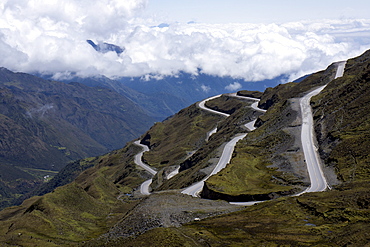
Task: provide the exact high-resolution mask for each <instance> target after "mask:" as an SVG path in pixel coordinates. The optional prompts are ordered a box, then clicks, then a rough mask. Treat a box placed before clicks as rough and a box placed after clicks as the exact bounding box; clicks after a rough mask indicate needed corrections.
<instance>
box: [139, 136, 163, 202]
mask: <svg viewBox="0 0 370 247" xmlns="http://www.w3.org/2000/svg"><path fill="white" fill-rule="evenodd" d="M134 144H135V145H137V146H139V147H141V148H142V149H143V150H142V151H141V152H139V153H138V154H136V155H135V158H134V162H135V164H137V165H138V166H140V167H142V168H143V169H144V170H146V171H147V172H149V173H150V174H152V175H153V176H154V175H155V174H157V171H155V170H154V169H153V168H151V167H150V166H148V165H147V164H145V163H144V162H143V161H142V157H143V154H144V152H147V151H149V147H148V146H146V145H143V144H141V143H140V140H138V141H135V142H134ZM151 183H152V179H149V180H146V181H145V182H144V183H142V184H141V186H140V193H141V194H143V195H150V192H149V186H150V184H151Z"/></svg>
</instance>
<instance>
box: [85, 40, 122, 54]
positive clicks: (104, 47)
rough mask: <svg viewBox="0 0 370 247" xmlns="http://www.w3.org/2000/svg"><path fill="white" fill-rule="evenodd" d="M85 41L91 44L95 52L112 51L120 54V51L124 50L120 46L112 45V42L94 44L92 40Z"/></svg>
mask: <svg viewBox="0 0 370 247" xmlns="http://www.w3.org/2000/svg"><path fill="white" fill-rule="evenodd" d="M86 42H87V43H88V44H89V45H91V46H92V47H93V48H94V49H95V50H96V51H97V52H101V53H107V52H110V51H114V52H116V53H117V55H119V54H121V53H122V52H124V50H125V49H124V48H121V47H119V46H118V45H114V44H109V43H105V42H103V43H98V44H95V43H94V41H92V40H90V39H88V40H86Z"/></svg>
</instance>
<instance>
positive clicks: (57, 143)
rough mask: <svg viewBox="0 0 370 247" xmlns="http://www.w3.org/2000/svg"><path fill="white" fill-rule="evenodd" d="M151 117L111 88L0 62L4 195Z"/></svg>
mask: <svg viewBox="0 0 370 247" xmlns="http://www.w3.org/2000/svg"><path fill="white" fill-rule="evenodd" d="M152 121H153V119H151V118H150V117H149V116H147V115H145V113H144V112H143V111H142V110H141V108H140V107H139V106H137V105H135V104H134V103H132V102H131V101H130V100H128V99H127V98H125V97H123V96H121V95H119V94H118V93H116V92H114V91H112V90H108V89H103V88H90V87H87V86H85V85H83V84H79V83H70V84H65V83H62V82H56V81H48V80H43V79H41V78H38V77H36V76H32V75H28V74H24V73H13V72H11V71H9V70H7V69H5V68H1V69H0V128H1V133H0V164H1V165H0V166H1V169H0V170H1V172H0V175H1V177H0V184H1V185H2V187H4V188H7V189H5V190H3V194H4V195H3V196H4V197H5V198H7V197H8V196H7V195H9V194H23V193H25V192H27V191H29V190H30V189H32V188H33V187H34V186H35V185H36V184H37V183H40V182H42V181H43V180H44V178H43V177H44V176H46V175H52V174H50V172H48V171H58V170H60V169H61V168H62V167H64V166H65V165H66V164H67V163H68V162H70V161H73V160H77V159H81V158H84V157H90V156H96V155H99V154H103V153H106V152H108V151H109V150H113V149H117V148H121V147H122V146H124V145H125V143H126V142H127V141H129V140H132V139H133V138H136V137H137V136H139V135H140V134H141V133H143V132H144V131H145V130H146V129H147V128H148V127H149V126H150V124H151V123H152ZM14 178H16V179H14ZM5 191H7V193H6V192H5ZM5 194H7V195H5ZM4 197H2V200H4V199H5V198H4ZM8 199H9V198H8Z"/></svg>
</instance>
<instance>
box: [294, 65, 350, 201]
mask: <svg viewBox="0 0 370 247" xmlns="http://www.w3.org/2000/svg"><path fill="white" fill-rule="evenodd" d="M345 65H346V62H345V61H344V62H339V63H338V67H337V72H336V75H335V78H334V79H337V78H338V77H342V76H343V73H344V68H345ZM325 87H326V85H325V86H322V87H319V88H317V89H315V90H313V91H311V92H309V93H308V94H306V95H305V96H304V97H302V98H301V99H300V102H299V103H300V107H301V114H302V129H301V142H302V148H303V153H304V157H305V162H306V165H307V170H308V174H309V176H310V181H311V185H310V187H308V188H307V189H306V190H304V191H303V192H301V193H299V194H297V196H299V195H301V194H304V193H307V192H320V191H324V190H326V189H327V188H328V183H327V181H326V178H325V176H324V173H323V171H322V168H321V162H320V161H321V160H320V156H319V153H318V151H317V148H316V146H315V141H316V137H315V132H314V123H313V117H312V110H311V105H310V101H311V98H312V97H313V96H315V95H317V94H319V93H320V92H321V91H322V90H323V89H324V88H325Z"/></svg>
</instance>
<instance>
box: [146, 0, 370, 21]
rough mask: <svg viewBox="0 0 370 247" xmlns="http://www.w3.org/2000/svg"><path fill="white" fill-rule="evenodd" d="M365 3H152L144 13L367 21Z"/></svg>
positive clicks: (192, 17)
mask: <svg viewBox="0 0 370 247" xmlns="http://www.w3.org/2000/svg"><path fill="white" fill-rule="evenodd" d="M369 9H370V2H369V1H367V0H360V1H359V0H355V1H348V0H311V1H297V0H279V1H276V0H264V1H248V0H176V1H173V0H154V1H150V2H149V3H148V8H147V11H148V12H151V13H153V14H155V15H158V16H163V17H165V18H166V19H168V20H172V21H179V22H189V21H197V22H206V23H230V22H237V23H265V24H268V23H278V24H281V23H284V22H291V21H301V20H320V19H348V18H351V19H353V18H357V19H365V18H369V11H368V10H369Z"/></svg>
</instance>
